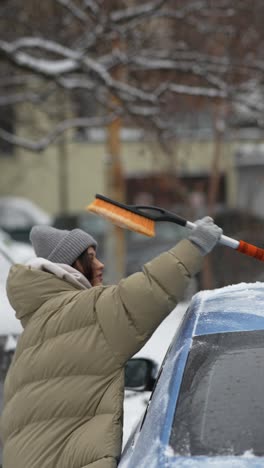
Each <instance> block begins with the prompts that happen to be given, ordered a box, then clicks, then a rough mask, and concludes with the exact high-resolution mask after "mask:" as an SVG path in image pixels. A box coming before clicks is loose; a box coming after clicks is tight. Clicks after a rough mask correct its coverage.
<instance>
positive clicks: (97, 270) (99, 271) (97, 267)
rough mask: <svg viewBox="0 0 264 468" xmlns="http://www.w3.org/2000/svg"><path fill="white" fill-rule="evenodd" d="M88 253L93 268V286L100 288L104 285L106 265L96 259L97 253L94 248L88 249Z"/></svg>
mask: <svg viewBox="0 0 264 468" xmlns="http://www.w3.org/2000/svg"><path fill="white" fill-rule="evenodd" d="M87 253H88V257H89V260H90V262H91V267H92V279H91V285H92V286H99V285H100V284H102V283H103V271H104V264H103V263H101V262H100V260H98V258H97V257H96V251H95V249H94V248H93V247H88V249H87Z"/></svg>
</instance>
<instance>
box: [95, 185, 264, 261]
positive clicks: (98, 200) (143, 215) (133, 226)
mask: <svg viewBox="0 0 264 468" xmlns="http://www.w3.org/2000/svg"><path fill="white" fill-rule="evenodd" d="M86 210H88V211H91V212H92V213H95V214H97V215H99V216H102V217H104V218H106V219H108V220H109V221H111V222H112V223H113V224H115V225H117V226H120V227H122V228H127V229H130V230H131V231H135V232H138V233H139V234H144V235H145V236H148V237H154V236H155V223H156V222H160V221H168V222H171V223H175V224H178V225H180V226H183V227H187V228H189V229H195V227H196V225H195V223H191V222H190V221H187V220H186V219H184V218H182V217H181V216H178V215H176V214H175V213H173V212H171V211H168V210H164V209H163V208H159V207H157V206H148V205H125V204H124V203H120V202H117V201H114V200H111V199H110V198H108V197H105V196H104V195H99V194H96V195H95V200H94V201H93V202H92V203H91V204H90V205H88V206H87V207H86ZM218 243H219V244H222V245H225V246H227V247H231V248H232V249H235V250H237V251H238V252H241V253H243V254H245V255H249V256H250V257H254V258H256V259H258V260H261V261H264V249H261V248H259V247H256V246H255V245H252V244H248V243H247V242H245V241H243V240H236V239H232V238H231V237H227V236H224V235H222V236H221V237H220V239H219V241H218Z"/></svg>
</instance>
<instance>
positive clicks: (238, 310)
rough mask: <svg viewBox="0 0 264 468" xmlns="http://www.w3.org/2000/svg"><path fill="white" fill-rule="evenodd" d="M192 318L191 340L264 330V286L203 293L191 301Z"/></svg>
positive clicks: (262, 284) (230, 288)
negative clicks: (199, 337) (218, 334)
mask: <svg viewBox="0 0 264 468" xmlns="http://www.w3.org/2000/svg"><path fill="white" fill-rule="evenodd" d="M188 315H189V316H188V321H189V324H190V325H191V327H188V328H189V336H190V335H192V336H200V335H206V334H211V333H225V332H235V331H250V330H264V283H262V282H256V283H239V284H235V285H232V286H226V287H224V288H219V289H214V290H212V291H201V292H199V293H197V294H196V295H195V296H194V298H193V300H192V301H191V304H190V307H189V314H188ZM187 335H188V332H187Z"/></svg>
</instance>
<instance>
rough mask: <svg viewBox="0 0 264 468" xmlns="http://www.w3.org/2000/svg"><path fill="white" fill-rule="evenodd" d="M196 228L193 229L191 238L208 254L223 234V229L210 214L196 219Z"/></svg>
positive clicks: (203, 252) (202, 251) (202, 252)
mask: <svg viewBox="0 0 264 468" xmlns="http://www.w3.org/2000/svg"><path fill="white" fill-rule="evenodd" d="M194 224H196V228H195V229H194V230H193V231H192V233H191V235H190V237H189V240H190V241H191V242H192V243H193V244H195V245H196V246H197V247H198V248H199V249H200V251H201V254H202V255H206V254H208V253H209V252H211V250H212V249H213V248H214V247H215V245H216V244H217V242H218V241H219V239H220V237H221V235H222V234H223V229H221V228H220V227H219V226H217V225H216V224H214V220H213V219H212V218H210V216H205V217H204V218H202V219H198V220H197V221H195V223H194Z"/></svg>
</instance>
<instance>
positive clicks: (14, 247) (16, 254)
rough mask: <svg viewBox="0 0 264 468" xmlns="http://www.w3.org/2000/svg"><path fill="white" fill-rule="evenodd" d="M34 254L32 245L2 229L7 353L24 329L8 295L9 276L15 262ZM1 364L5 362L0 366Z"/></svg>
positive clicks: (1, 321)
mask: <svg viewBox="0 0 264 468" xmlns="http://www.w3.org/2000/svg"><path fill="white" fill-rule="evenodd" d="M34 256H35V254H34V250H33V248H32V247H31V246H30V245H28V244H24V243H22V242H16V241H14V240H12V239H11V237H10V236H9V235H8V234H6V233H5V232H4V231H2V230H0V349H1V351H2V352H5V353H9V354H11V353H12V351H14V349H15V347H16V340H17V337H18V336H19V334H20V333H21V331H22V326H21V324H20V321H19V320H17V319H16V317H15V311H14V310H13V308H12V307H11V305H10V303H9V301H8V298H7V295H6V280H7V276H8V273H9V270H10V267H11V266H12V265H13V264H14V263H25V262H27V261H28V260H29V259H30V258H33V257H34ZM1 365H3V362H2V363H0V367H1ZM4 367H5V366H4Z"/></svg>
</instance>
